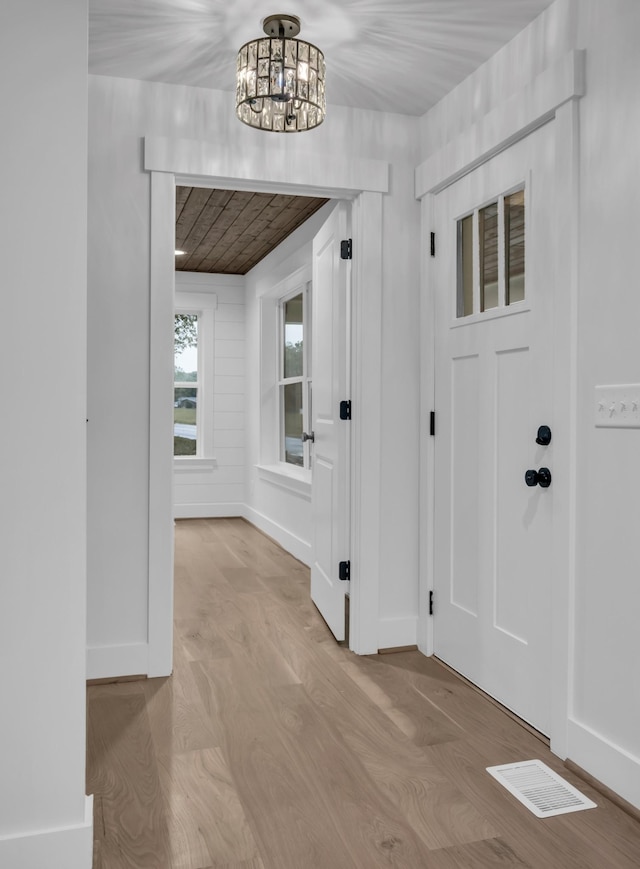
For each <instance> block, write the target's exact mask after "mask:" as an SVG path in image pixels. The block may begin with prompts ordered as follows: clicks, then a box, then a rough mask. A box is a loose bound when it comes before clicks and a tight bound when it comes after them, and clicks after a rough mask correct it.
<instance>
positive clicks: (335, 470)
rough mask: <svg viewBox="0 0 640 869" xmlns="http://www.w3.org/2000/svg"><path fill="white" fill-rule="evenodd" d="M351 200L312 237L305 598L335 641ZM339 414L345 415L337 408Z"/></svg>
mask: <svg viewBox="0 0 640 869" xmlns="http://www.w3.org/2000/svg"><path fill="white" fill-rule="evenodd" d="M348 217H349V206H348V204H347V203H345V202H339V203H337V204H336V206H335V208H334V209H333V211H332V212H331V214H330V216H329V218H328V219H327V221H326V222H325V224H324V225H323V227H322V228H321V230H320V231H319V232H318V234H317V235H316V237H315V239H314V241H313V285H312V286H313V289H312V295H313V302H312V311H313V315H312V348H311V356H312V369H311V370H312V374H313V398H312V402H311V421H312V431H313V438H314V440H313V443H312V445H311V469H312V475H313V494H312V518H313V554H312V561H311V599H312V600H313V602H314V603H315V605H316V606H317V607H318V609H319V610H320V613H321V614H322V617H323V618H324V620H325V621H326V623H327V624H328V626H329V627H330V629H331V631H332V632H333V635H334V636H335V638H336V640H344V639H345V598H346V594H347V593H348V590H349V581H348V579H346V580H345V579H341V578H340V574H341V568H340V565H341V562H343V563H344V564H343V566H342V575H343V576H345V574H346V573H347V565H348V563H349V524H350V523H349V519H350V517H349V440H350V438H349V435H350V426H349V422H348V421H346V420H344V419H341V418H340V404H341V402H344V401H346V400H347V399H348V398H349V389H350V383H349V380H350V377H349V329H350V307H351V306H350V276H351V275H350V272H351V268H350V261H349V260H347V259H342V258H341V241H343V240H344V239H346V238H347V236H348ZM343 415H344V414H343Z"/></svg>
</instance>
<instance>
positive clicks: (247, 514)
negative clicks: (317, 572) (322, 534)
mask: <svg viewBox="0 0 640 869" xmlns="http://www.w3.org/2000/svg"><path fill="white" fill-rule="evenodd" d="M244 518H245V519H246V520H247V521H248V522H251V524H252V525H255V527H256V528H257V529H258V530H259V531H263V532H264V533H265V534H266V535H267V536H268V537H271V538H272V539H273V540H275V541H276V543H278V544H279V545H280V546H282V548H283V549H286V551H287V552H289V553H290V554H291V555H293V557H294V558H297V559H298V561H301V562H302V563H303V564H306V566H307V567H310V566H311V544H310V543H308V542H307V541H306V540H302V539H301V538H300V537H296V535H295V534H292V533H291V531H288V530H287V529H286V528H283V526H282V525H278V523H277V522H273V521H272V520H271V519H269V518H268V517H267V516H265V515H264V514H263V513H259V512H258V510H254V508H253V507H248V506H246V505H245V508H244Z"/></svg>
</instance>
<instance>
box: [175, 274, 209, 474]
mask: <svg viewBox="0 0 640 869" xmlns="http://www.w3.org/2000/svg"><path fill="white" fill-rule="evenodd" d="M217 307H218V297H217V295H215V293H189V292H183V291H181V290H180V289H178V288H177V287H176V292H175V303H174V316H175V314H197V315H198V381H197V386H198V402H197V406H196V426H197V430H196V433H197V441H196V444H197V446H196V455H195V456H174V457H173V467H174V470H175V471H178V472H180V473H184V472H186V471H213V470H214V468H215V467H216V459H215V456H214V443H213V410H214V407H213V404H214V395H213V388H214V376H215V371H214V366H215V347H214V341H215V310H216V308H217ZM186 385H188V384H186Z"/></svg>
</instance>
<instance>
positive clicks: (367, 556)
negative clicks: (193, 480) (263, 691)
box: [144, 137, 389, 676]
mask: <svg viewBox="0 0 640 869" xmlns="http://www.w3.org/2000/svg"><path fill="white" fill-rule="evenodd" d="M248 150H249V149H247V151H243V153H242V154H238V153H237V152H234V151H233V150H232V149H230V148H228V147H225V146H221V145H214V144H213V143H211V142H193V141H191V140H180V139H177V140H167V139H165V138H153V137H148V138H146V139H145V161H144V167H145V170H146V171H148V172H149V173H150V176H151V238H150V247H151V250H150V261H151V271H150V410H149V416H150V420H149V422H150V424H149V541H148V551H149V577H148V580H149V585H148V589H149V598H148V601H149V604H148V667H147V675H149V676H166V675H169V674H170V673H171V671H172V667H173V653H172V647H173V523H174V519H173V446H172V440H173V439H172V436H171V432H172V423H171V419H172V416H171V415H172V409H173V408H172V402H171V399H170V397H171V388H172V385H173V307H174V267H175V262H174V253H173V251H174V248H175V188H176V184H185V185H190V186H201V187H217V188H221V189H249V190H254V191H257V192H265V193H289V194H294V195H295V194H298V195H306V196H309V195H313V196H327V197H332V198H336V199H349V200H351V202H352V237H353V250H354V253H353V263H352V309H351V360H350V361H351V371H352V378H351V395H352V400H353V402H354V404H355V406H357V407H358V408H359V412H358V413H357V414H356V415H355V416H354V419H353V420H352V422H351V423H350V426H351V444H350V451H351V455H352V456H354V460H353V461H352V463H351V473H350V476H351V498H350V502H351V503H350V540H351V563H352V572H351V583H350V586H351V587H350V608H349V611H350V632H349V646H350V648H351V649H352V651H354V652H356V653H357V654H373V653H375V652H377V650H378V619H379V606H378V598H379V595H378V589H379V559H378V558H377V553H376V552H375V550H374V549H373V548H372V547H371V546H367V543H366V541H368V540H378V539H379V532H380V506H381V494H380V480H379V477H377V475H372V474H367V473H366V469H367V468H368V467H380V453H381V438H380V430H381V424H380V422H381V418H382V408H381V394H382V389H381V376H382V375H381V364H380V358H379V348H380V336H381V331H382V246H383V237H382V195H383V194H384V193H387V192H388V190H389V167H388V164H387V163H385V162H383V161H379V160H346V161H342V162H338V161H336V160H335V159H333V158H332V157H331V156H330V155H326V154H321V153H318V154H317V156H316V157H315V158H314V160H313V161H310V160H308V159H304V160H300V161H299V162H298V161H296V159H295V158H293V159H292V160H290V161H288V163H287V164H286V165H284V166H282V167H280V166H279V165H278V164H274V167H275V168H270V169H269V170H267V169H265V170H264V175H266V174H267V172H268V174H269V176H270V177H268V178H267V177H264V175H263V177H255V175H250V174H248V172H250V168H249V170H248V168H247V167H248V164H250V163H251V161H250V160H248ZM256 152H257V153H256V161H255V163H256V165H258V166H264V165H265V159H264V153H263V151H262V150H258V149H256ZM258 174H262V173H258ZM292 178H293V179H296V180H295V181H293V182H292V180H291V179H292ZM319 179H322V180H321V181H319ZM365 433H366V437H365Z"/></svg>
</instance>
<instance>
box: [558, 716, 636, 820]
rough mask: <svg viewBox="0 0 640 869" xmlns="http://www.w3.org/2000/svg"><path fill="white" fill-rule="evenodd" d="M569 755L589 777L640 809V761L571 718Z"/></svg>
mask: <svg viewBox="0 0 640 869" xmlns="http://www.w3.org/2000/svg"><path fill="white" fill-rule="evenodd" d="M567 755H568V757H569V759H570V760H571V761H573V763H575V764H577V765H578V766H580V767H582V769H584V770H585V771H586V772H587V773H589V775H592V776H593V777H594V778H596V779H598V781H600V782H602V784H603V785H605V786H606V787H608V788H611V790H612V791H615V793H617V794H619V795H620V796H621V797H622V799H623V800H626V801H627V802H628V803H631V805H632V806H634V807H635V808H636V809H640V757H636V756H634V755H633V754H630V753H629V752H628V751H625V749H623V748H621V747H620V746H618V745H615V743H613V742H611V741H610V740H608V739H607V738H606V737H605V736H603V735H602V734H601V733H597V732H596V731H595V730H592V729H591V728H590V727H587V725H585V724H582V723H580V722H578V721H575V720H574V719H572V718H570V719H569V728H568V751H567Z"/></svg>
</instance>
